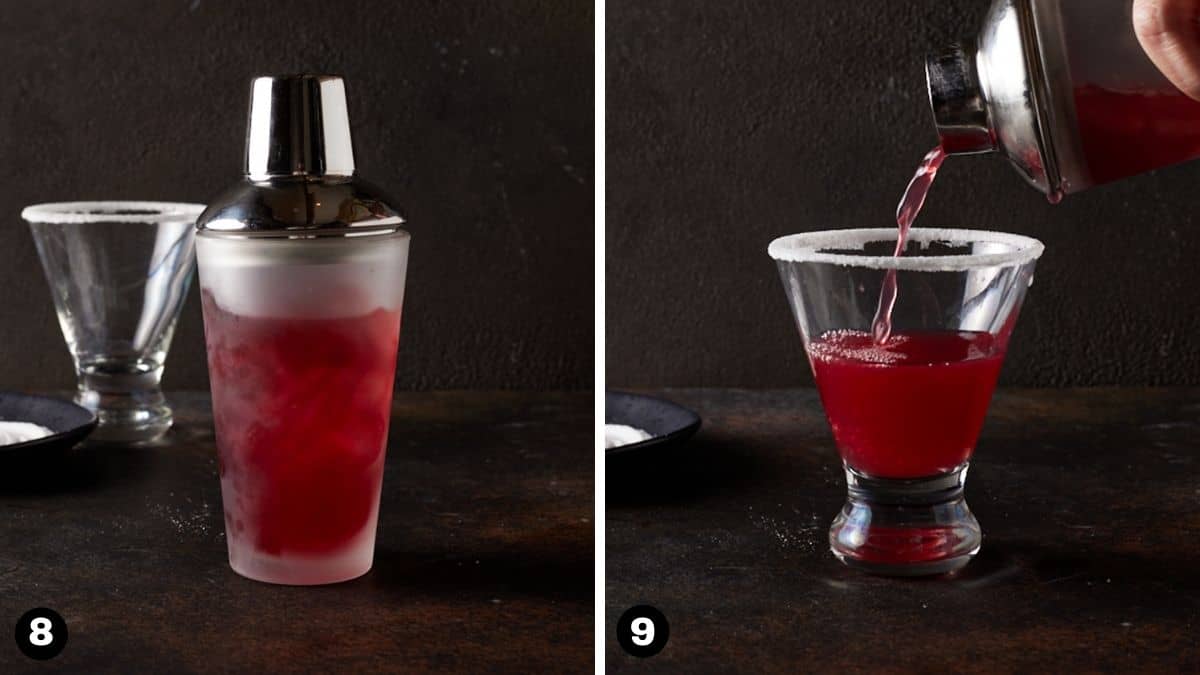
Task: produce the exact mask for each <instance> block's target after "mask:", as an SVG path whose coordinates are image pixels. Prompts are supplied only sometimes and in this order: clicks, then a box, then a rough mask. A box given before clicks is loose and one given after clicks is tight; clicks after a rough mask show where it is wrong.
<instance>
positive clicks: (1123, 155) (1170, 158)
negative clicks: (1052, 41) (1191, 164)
mask: <svg viewBox="0 0 1200 675" xmlns="http://www.w3.org/2000/svg"><path fill="white" fill-rule="evenodd" d="M1075 115H1076V118H1077V120H1078V123H1079V139H1080V142H1081V143H1082V145H1083V152H1084V155H1085V156H1086V160H1087V167H1088V171H1089V172H1090V173H1091V177H1092V181H1093V182H1094V183H1107V182H1109V181H1114V180H1117V179H1120V178H1125V177H1127V176H1133V175H1136V174H1139V173H1144V172H1146V171H1150V170H1153V169H1158V168H1162V167H1166V166H1171V165H1172V164H1178V163H1180V162H1184V161H1187V160H1191V159H1195V158H1197V157H1200V102H1197V101H1193V100H1192V99H1190V98H1188V97H1187V96H1185V95H1184V94H1183V93H1182V92H1180V91H1178V90H1174V89H1172V90H1165V91H1114V90H1110V89H1105V88H1103V87H1100V86H1096V85H1092V84H1088V85H1084V86H1081V87H1076V88H1075Z"/></svg>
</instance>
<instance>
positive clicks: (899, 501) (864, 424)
mask: <svg viewBox="0 0 1200 675" xmlns="http://www.w3.org/2000/svg"><path fill="white" fill-rule="evenodd" d="M894 247H895V230H891V229H874V230H845V231H832V232H814V233H808V234H801V235H793V236H791V237H784V238H782V239H779V240H776V241H775V242H774V243H772V244H771V248H770V253H771V256H772V257H773V258H775V260H776V261H777V263H778V266H779V270H780V274H781V275H782V278H783V282H784V287H785V288H786V289H787V292H788V299H789V300H790V302H791V306H792V309H793V313H794V315H795V318H796V322H797V325H798V327H799V329H800V333H801V336H802V338H803V340H804V346H805V349H806V350H807V353H808V356H809V362H810V364H811V365H812V370H813V375H814V378H815V380H816V384H817V388H818V390H819V392H820V396H821V401H822V404H823V406H824V408H825V415H826V417H827V419H828V420H829V423H830V426H831V427H832V429H833V436H834V442H835V444H836V445H837V448H838V452H839V454H840V455H841V457H842V461H843V465H844V467H845V470H846V479H847V484H848V488H849V499H848V500H847V502H846V504H845V506H844V507H843V509H842V512H841V513H840V514H839V515H838V517H837V519H836V520H835V521H834V524H833V527H832V528H831V530H830V546H831V548H832V550H833V553H834V554H835V555H836V556H837V557H838V558H839V559H841V560H842V561H843V562H846V563H847V564H850V565H854V566H856V567H860V568H863V569H866V570H868V571H872V572H878V573H884V574H898V575H919V574H937V573H943V572H948V571H952V570H955V569H958V568H959V567H962V566H963V565H965V564H966V563H967V562H968V561H969V560H970V558H971V556H973V555H974V554H975V553H976V552H977V551H978V549H979V545H980V541H981V538H982V535H981V533H980V530H979V525H978V523H977V522H976V521H975V518H974V516H972V515H971V512H970V510H969V509H968V508H967V505H966V501H965V500H964V499H963V481H964V480H965V477H966V472H967V466H968V464H969V462H970V459H971V455H972V453H973V451H974V449H975V443H976V440H977V438H978V436H979V431H980V429H981V428H982V426H983V422H984V418H985V416H986V413H987V407H988V403H989V402H990V400H991V396H992V391H993V390H994V388H995V386H996V381H997V379H998V377H999V373H1000V368H1001V365H1002V363H1003V360H1004V355H1005V351H1006V350H1007V347H1008V341H1009V338H1010V337H1011V334H1012V330H1013V327H1014V325H1015V321H1016V317H1017V314H1018V312H1019V310H1020V307H1021V303H1022V301H1023V299H1024V296H1025V292H1026V290H1027V289H1028V287H1029V285H1030V283H1031V282H1032V279H1033V271H1034V266H1035V263H1036V260H1037V258H1038V256H1040V255H1041V252H1042V246H1041V244H1040V243H1038V242H1037V241H1036V240H1033V239H1029V238H1026V237H1019V236H1016V235H1008V234H1002V233H994V232H976V231H969V230H932V229H913V230H911V232H910V233H909V243H908V246H907V250H906V251H905V253H906V255H904V256H903V257H894V256H893V253H894V250H893V249H894ZM888 283H895V284H897V286H898V288H899V289H900V292H899V293H898V294H897V295H896V300H895V305H894V307H892V311H891V313H890V317H889V318H890V330H889V331H888V332H887V334H886V337H882V339H880V337H879V333H880V331H878V330H877V328H878V324H877V322H876V316H875V310H876V309H877V308H879V307H880V306H881V304H883V303H879V302H878V298H879V289H880V288H881V286H883V287H886V286H887V284H888ZM873 329H874V330H873Z"/></svg>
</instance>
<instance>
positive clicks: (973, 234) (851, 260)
mask: <svg viewBox="0 0 1200 675" xmlns="http://www.w3.org/2000/svg"><path fill="white" fill-rule="evenodd" d="M895 240H896V228H894V227H888V228H884V227H877V228H865V229H855V230H823V231H821V232H804V233H802V234H792V235H788V236H786V237H780V238H778V239H776V240H775V241H773V242H771V245H770V246H769V247H768V248H767V253H768V254H770V256H771V257H772V258H774V259H775V260H778V261H780V262H796V263H828V264H830V265H843V266H846V267H865V268H868V269H881V270H906V271H915V272H957V271H962V270H970V269H978V268H982V267H1011V266H1014V265H1024V264H1026V263H1029V262H1032V261H1034V260H1037V259H1038V258H1040V257H1041V256H1042V252H1043V251H1045V250H1046V247H1045V246H1044V245H1042V242H1040V241H1038V240H1037V239H1034V238H1032V237H1025V236H1021V235H1019V234H1008V233H1006V232H990V231H987V230H954V229H940V228H918V227H914V228H913V229H912V230H910V231H909V233H908V240H909V241H919V242H922V243H931V242H938V243H946V244H958V245H964V244H978V243H988V244H1003V245H1007V246H1009V247H1011V250H1009V251H1004V252H1000V253H979V254H971V255H934V256H908V255H905V256H900V257H895V256H892V255H862V254H851V253H832V252H830V251H829V250H828V249H855V248H862V247H863V246H864V245H866V244H868V243H870V242H886V241H895Z"/></svg>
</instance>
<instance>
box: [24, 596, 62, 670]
mask: <svg viewBox="0 0 1200 675" xmlns="http://www.w3.org/2000/svg"><path fill="white" fill-rule="evenodd" d="M67 633H68V631H67V622H66V621H63V618H62V615H61V614H59V613H58V612H56V611H54V610H52V609H47V608H45V607H37V608H35V609H31V610H29V611H28V612H25V613H24V614H22V615H21V618H20V619H17V629H16V631H15V635H14V637H16V639H17V648H18V649H20V650H21V653H22V654H24V655H25V656H28V657H29V658H31V659H37V660H39V661H45V660H47V659H52V658H54V657H56V656H58V655H59V654H61V653H62V650H63V648H64V647H66V646H67Z"/></svg>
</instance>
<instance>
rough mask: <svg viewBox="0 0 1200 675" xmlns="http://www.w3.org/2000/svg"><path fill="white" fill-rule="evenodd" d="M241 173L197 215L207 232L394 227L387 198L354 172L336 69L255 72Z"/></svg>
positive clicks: (281, 233) (335, 232)
mask: <svg viewBox="0 0 1200 675" xmlns="http://www.w3.org/2000/svg"><path fill="white" fill-rule="evenodd" d="M244 169H245V176H244V179H243V180H242V181H241V182H240V183H238V184H236V185H234V186H233V187H231V188H230V189H229V190H226V191H225V192H224V193H223V194H221V195H220V196H219V197H217V198H216V199H214V200H213V201H212V202H211V203H210V204H209V206H208V208H207V209H205V211H204V213H203V214H201V216H200V218H199V219H198V220H197V222H196V228H197V230H198V231H200V233H202V234H206V235H222V234H224V235H229V236H236V237H289V238H301V237H327V236H349V235H363V234H379V233H388V232H395V231H396V230H397V229H399V227H400V226H401V225H403V224H404V222H405V221H404V218H403V217H402V216H401V215H400V213H399V211H397V210H396V209H395V208H394V207H392V206H391V199H390V198H388V197H386V196H385V195H384V194H383V193H382V192H381V191H380V190H379V189H378V188H375V187H374V186H372V185H370V184H369V183H366V182H365V181H362V180H360V179H358V178H357V177H355V175H354V150H353V146H352V144H351V140H350V118H349V115H348V113H347V108H346V88H345V83H344V82H343V80H342V78H341V77H338V76H335V75H307V74H306V75H282V76H274V75H273V76H265V77H258V78H255V79H254V81H253V82H252V83H251V87H250V116H249V123H248V127H247V131H246V156H245V165H244Z"/></svg>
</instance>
